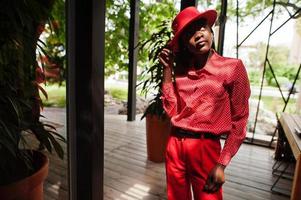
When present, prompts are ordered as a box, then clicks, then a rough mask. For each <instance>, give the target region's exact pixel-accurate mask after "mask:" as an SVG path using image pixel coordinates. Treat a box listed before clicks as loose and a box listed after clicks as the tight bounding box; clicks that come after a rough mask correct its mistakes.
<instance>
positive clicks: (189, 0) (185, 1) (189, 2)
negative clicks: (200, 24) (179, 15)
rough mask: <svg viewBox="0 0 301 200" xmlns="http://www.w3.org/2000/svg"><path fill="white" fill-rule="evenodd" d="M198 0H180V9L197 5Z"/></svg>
mask: <svg viewBox="0 0 301 200" xmlns="http://www.w3.org/2000/svg"><path fill="white" fill-rule="evenodd" d="M197 5H198V1H196V0H181V10H183V9H185V8H187V7H189V6H197Z"/></svg>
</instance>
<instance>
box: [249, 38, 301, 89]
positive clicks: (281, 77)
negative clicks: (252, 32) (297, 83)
mask: <svg viewBox="0 0 301 200" xmlns="http://www.w3.org/2000/svg"><path fill="white" fill-rule="evenodd" d="M265 53H266V45H265V44H263V43H259V44H257V45H256V50H255V51H253V52H250V53H249V60H250V61H251V63H250V66H251V67H250V71H249V78H250V82H251V83H252V84H256V85H257V84H259V82H260V79H261V76H262V69H263V65H264V60H265ZM288 56H289V49H288V48H287V47H284V46H270V49H269V56H268V58H269V61H270V64H271V66H272V69H273V71H274V73H275V75H276V77H277V80H278V83H279V84H280V86H286V85H289V84H292V83H293V81H294V79H295V76H296V73H297V70H298V67H299V65H297V64H295V65H294V64H289V62H288ZM266 67H267V68H266V74H265V80H266V85H268V86H274V87H276V86H277V85H276V82H275V79H274V77H273V74H272V71H271V69H270V68H269V65H267V66H266Z"/></svg>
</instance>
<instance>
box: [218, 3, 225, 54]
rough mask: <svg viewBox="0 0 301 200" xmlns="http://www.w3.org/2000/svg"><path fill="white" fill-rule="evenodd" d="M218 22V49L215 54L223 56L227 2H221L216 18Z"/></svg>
mask: <svg viewBox="0 0 301 200" xmlns="http://www.w3.org/2000/svg"><path fill="white" fill-rule="evenodd" d="M218 21H219V31H218V47H217V52H218V53H219V54H220V55H223V50H224V39H225V28H226V21H227V0H222V7H221V13H220V16H219V18H218Z"/></svg>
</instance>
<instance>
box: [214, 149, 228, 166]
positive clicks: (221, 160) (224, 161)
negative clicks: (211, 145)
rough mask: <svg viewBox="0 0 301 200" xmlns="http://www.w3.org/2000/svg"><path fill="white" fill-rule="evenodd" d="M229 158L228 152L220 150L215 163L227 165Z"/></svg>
mask: <svg viewBox="0 0 301 200" xmlns="http://www.w3.org/2000/svg"><path fill="white" fill-rule="evenodd" d="M231 159H232V156H231V154H230V153H227V152H222V153H221V155H220V157H219V159H218V161H217V163H219V164H222V165H224V166H227V165H228V164H229V163H230V161H231Z"/></svg>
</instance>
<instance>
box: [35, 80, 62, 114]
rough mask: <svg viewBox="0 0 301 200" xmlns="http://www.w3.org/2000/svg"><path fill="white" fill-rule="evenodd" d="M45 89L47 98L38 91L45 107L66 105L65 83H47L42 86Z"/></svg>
mask: <svg viewBox="0 0 301 200" xmlns="http://www.w3.org/2000/svg"><path fill="white" fill-rule="evenodd" d="M44 89H45V91H46V92H47V96H48V98H46V97H45V96H43V94H41V93H40V95H41V97H42V101H43V106H45V107H60V108H64V107H66V85H65V83H62V85H59V84H58V83H53V84H47V85H46V86H44Z"/></svg>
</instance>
